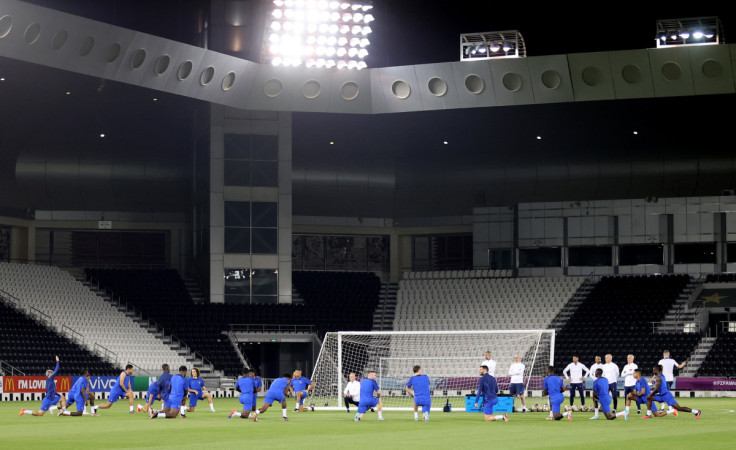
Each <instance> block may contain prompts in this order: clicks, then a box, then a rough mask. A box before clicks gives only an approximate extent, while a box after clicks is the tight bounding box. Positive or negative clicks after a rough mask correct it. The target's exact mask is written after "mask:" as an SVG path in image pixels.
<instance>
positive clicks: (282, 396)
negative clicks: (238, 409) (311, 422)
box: [253, 373, 291, 422]
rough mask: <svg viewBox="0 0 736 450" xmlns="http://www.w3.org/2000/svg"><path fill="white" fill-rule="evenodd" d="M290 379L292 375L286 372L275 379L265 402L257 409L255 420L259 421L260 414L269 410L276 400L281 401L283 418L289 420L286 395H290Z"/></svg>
mask: <svg viewBox="0 0 736 450" xmlns="http://www.w3.org/2000/svg"><path fill="white" fill-rule="evenodd" d="M290 379H291V375H289V374H288V373H285V374H284V375H282V376H281V378H277V379H275V380H273V382H272V383H271V386H270V387H269V388H268V391H266V398H264V399H263V404H262V405H261V407H260V408H258V409H256V410H255V415H254V416H253V422H258V416H259V415H260V414H263V413H264V412H266V411H268V408H269V407H271V405H273V404H274V402H278V403H281V418H282V419H284V420H285V421H286V420H289V418H288V417H286V397H288V396H289V380H290Z"/></svg>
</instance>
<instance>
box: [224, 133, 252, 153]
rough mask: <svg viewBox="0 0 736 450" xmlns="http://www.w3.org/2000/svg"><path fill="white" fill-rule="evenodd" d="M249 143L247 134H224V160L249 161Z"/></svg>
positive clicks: (249, 139)
mask: <svg viewBox="0 0 736 450" xmlns="http://www.w3.org/2000/svg"><path fill="white" fill-rule="evenodd" d="M250 143H251V137H250V136H249V135H247V134H225V159H250V145H251V144H250Z"/></svg>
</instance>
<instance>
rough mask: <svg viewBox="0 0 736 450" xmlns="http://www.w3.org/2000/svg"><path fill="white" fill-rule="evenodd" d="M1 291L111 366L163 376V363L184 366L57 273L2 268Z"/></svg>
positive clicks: (178, 358) (162, 346) (8, 265)
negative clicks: (128, 367)
mask: <svg viewBox="0 0 736 450" xmlns="http://www.w3.org/2000/svg"><path fill="white" fill-rule="evenodd" d="M0 285H2V286H3V290H4V291H6V292H8V293H9V294H10V295H12V296H13V297H14V298H16V299H17V300H18V301H19V302H20V304H21V306H23V307H27V308H31V307H32V308H35V309H36V310H37V311H40V312H41V313H43V314H45V316H46V317H48V319H47V320H48V321H49V323H50V326H51V327H52V328H53V329H55V330H56V331H58V332H62V330H63V331H64V333H65V334H70V335H73V336H75V337H77V338H78V340H79V341H80V342H82V343H83V345H84V346H85V347H86V348H88V349H90V350H93V351H95V352H97V353H100V354H104V357H105V358H106V359H107V360H108V361H110V362H111V363H115V364H117V365H123V364H126V363H129V362H130V363H133V364H135V365H136V366H138V367H139V368H142V369H144V370H145V371H150V372H152V373H153V372H157V371H159V370H160V368H161V361H167V362H168V363H169V364H172V365H175V364H180V363H181V364H183V363H185V362H186V360H185V359H184V358H182V357H181V356H179V355H178V354H177V353H176V352H175V351H173V350H171V348H169V346H167V345H165V344H164V343H163V342H161V341H160V340H158V339H156V337H154V336H153V335H152V334H149V333H147V332H146V331H145V330H144V329H142V328H141V327H140V325H138V324H137V323H136V322H134V321H133V320H132V319H131V318H130V317H128V316H126V315H125V314H124V313H122V312H120V311H118V309H117V308H115V307H114V306H113V305H112V304H110V303H108V302H106V301H105V300H104V299H102V298H101V297H99V296H98V295H97V294H95V293H94V292H92V291H91V290H90V289H89V288H87V287H86V286H84V285H83V284H82V283H80V282H79V281H77V280H75V279H74V278H73V277H72V276H71V275H70V274H69V273H67V272H65V271H63V270H61V269H59V268H58V267H52V266H41V265H27V264H12V263H0Z"/></svg>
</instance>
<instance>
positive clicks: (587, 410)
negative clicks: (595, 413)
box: [580, 405, 590, 412]
mask: <svg viewBox="0 0 736 450" xmlns="http://www.w3.org/2000/svg"><path fill="white" fill-rule="evenodd" d="M580 408H581V409H582V410H583V411H585V412H590V405H585V406H581V407H580Z"/></svg>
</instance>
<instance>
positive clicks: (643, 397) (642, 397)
mask: <svg viewBox="0 0 736 450" xmlns="http://www.w3.org/2000/svg"><path fill="white" fill-rule="evenodd" d="M636 402H637V403H643V404H645V405H646V404H647V396H646V395H637V396H636ZM652 412H657V405H656V404H655V403H654V402H652Z"/></svg>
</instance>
